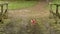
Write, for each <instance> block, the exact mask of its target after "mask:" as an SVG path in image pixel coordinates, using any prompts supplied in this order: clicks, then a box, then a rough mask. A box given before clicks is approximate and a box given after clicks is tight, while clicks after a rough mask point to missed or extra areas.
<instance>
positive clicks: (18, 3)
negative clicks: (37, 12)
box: [8, 1, 37, 9]
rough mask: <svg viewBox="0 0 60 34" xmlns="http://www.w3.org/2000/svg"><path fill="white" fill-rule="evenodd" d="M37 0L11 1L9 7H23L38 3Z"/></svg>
mask: <svg viewBox="0 0 60 34" xmlns="http://www.w3.org/2000/svg"><path fill="white" fill-rule="evenodd" d="M36 3H37V2H36V1H15V2H9V6H8V8H9V9H22V8H27V7H32V6H34V5H36Z"/></svg>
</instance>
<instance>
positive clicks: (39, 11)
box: [9, 2, 49, 17]
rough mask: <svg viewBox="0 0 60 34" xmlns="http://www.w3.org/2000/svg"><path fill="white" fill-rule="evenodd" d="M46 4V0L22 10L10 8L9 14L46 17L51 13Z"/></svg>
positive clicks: (13, 15)
mask: <svg viewBox="0 0 60 34" xmlns="http://www.w3.org/2000/svg"><path fill="white" fill-rule="evenodd" d="M46 6H47V3H46V2H39V3H38V4H37V5H35V6H33V7H30V8H25V9H20V10H19V9H18V10H9V16H12V17H19V16H23V17H24V16H26V17H44V16H47V15H48V14H49V11H48V10H47V9H46Z"/></svg>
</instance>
